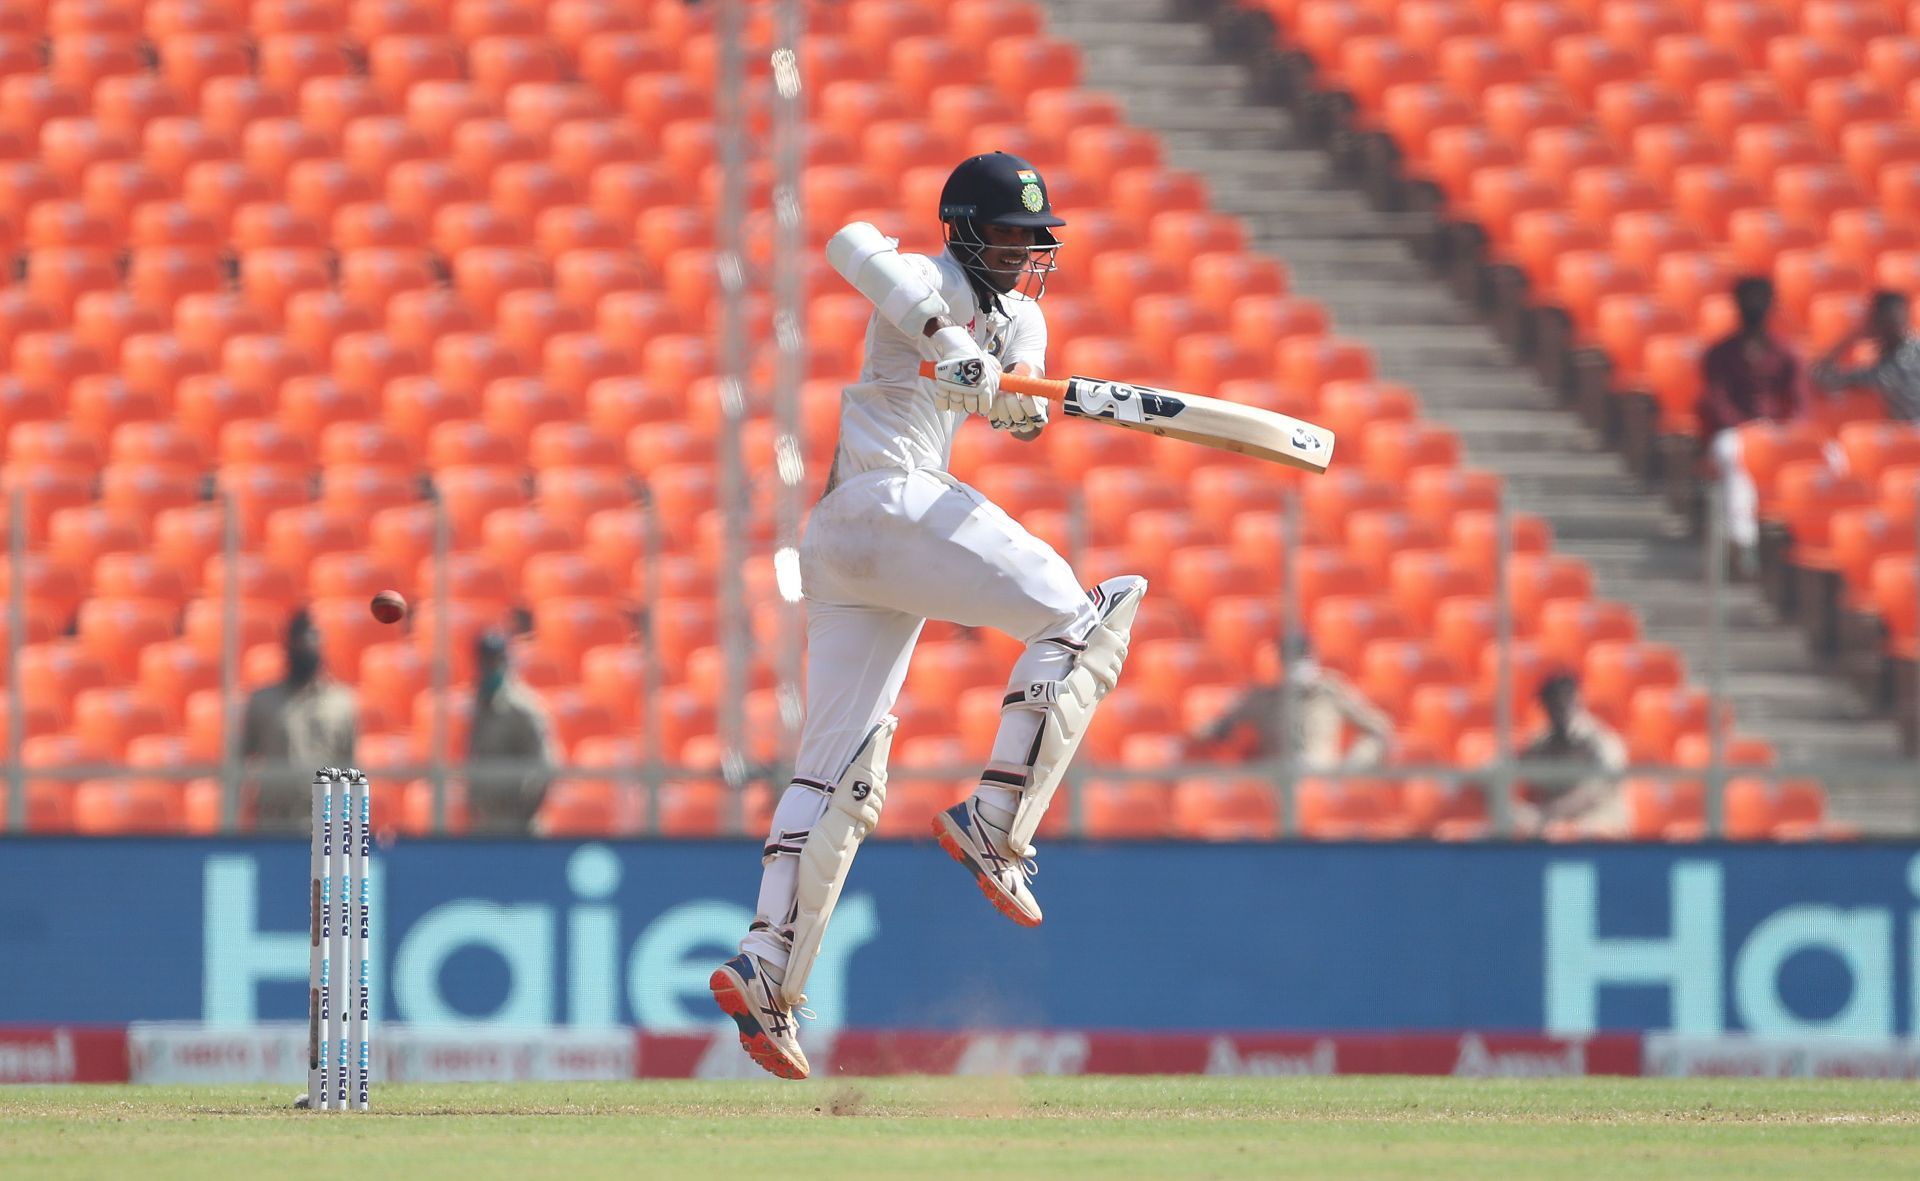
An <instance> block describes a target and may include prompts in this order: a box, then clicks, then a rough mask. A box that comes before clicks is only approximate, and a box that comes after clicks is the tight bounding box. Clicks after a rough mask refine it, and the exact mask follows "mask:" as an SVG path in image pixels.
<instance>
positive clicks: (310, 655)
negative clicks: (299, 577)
mask: <svg viewBox="0 0 1920 1181" xmlns="http://www.w3.org/2000/svg"><path fill="white" fill-rule="evenodd" d="M286 644H287V656H286V660H287V671H286V676H285V677H284V678H283V679H282V680H280V681H279V682H278V683H277V684H272V685H264V686H262V687H260V688H258V689H255V690H254V691H253V693H252V694H251V695H250V696H249V697H248V698H247V709H246V716H245V719H244V721H243V722H242V725H241V730H240V757H241V758H243V759H245V760H246V762H247V765H248V770H249V772H250V775H251V777H252V779H253V782H254V784H255V787H256V790H257V793H258V823H259V826H260V827H261V828H279V829H285V828H305V827H306V825H307V822H308V819H309V818H310V817H311V815H312V809H313V775H314V772H316V771H318V770H320V769H321V768H323V767H350V766H352V765H353V745H354V736H355V731H356V729H357V728H358V726H359V707H358V706H357V705H356V704H355V702H354V697H353V691H352V690H351V689H348V688H347V687H346V686H345V685H342V684H341V683H340V682H338V681H336V680H334V679H333V678H332V677H331V676H329V675H328V674H327V671H326V669H325V667H324V661H323V660H322V658H321V654H320V631H319V629H318V628H316V627H315V626H314V624H313V617H312V616H310V615H309V614H307V611H306V609H305V608H301V609H300V610H298V611H295V612H294V613H293V616H292V618H290V619H288V620H287V639H286Z"/></svg>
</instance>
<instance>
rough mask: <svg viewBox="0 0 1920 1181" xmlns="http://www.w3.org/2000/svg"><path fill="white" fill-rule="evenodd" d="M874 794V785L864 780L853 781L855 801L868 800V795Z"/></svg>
mask: <svg viewBox="0 0 1920 1181" xmlns="http://www.w3.org/2000/svg"><path fill="white" fill-rule="evenodd" d="M872 792H873V784H871V783H868V782H867V781H866V780H864V779H856V780H854V781H853V798H854V799H856V800H864V799H866V798H867V796H868V795H870V794H872Z"/></svg>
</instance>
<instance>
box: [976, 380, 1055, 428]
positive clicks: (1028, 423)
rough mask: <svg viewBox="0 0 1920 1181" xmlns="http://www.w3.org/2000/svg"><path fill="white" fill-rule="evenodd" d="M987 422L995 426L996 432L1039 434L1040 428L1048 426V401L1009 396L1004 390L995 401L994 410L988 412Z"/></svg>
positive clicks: (1018, 395)
mask: <svg viewBox="0 0 1920 1181" xmlns="http://www.w3.org/2000/svg"><path fill="white" fill-rule="evenodd" d="M987 421H988V422H990V423H992V424H993V427H994V429H995V430H1001V431H1013V432H1015V433H1018V434H1038V433H1039V431H1040V428H1041V427H1043V426H1045V425H1047V402H1046V399H1044V398H1033V397H1029V396H1027V395H1026V394H1009V393H1007V392H1006V391H1005V390H1002V391H1000V394H999V396H998V397H996V398H994V400H993V409H992V410H991V411H989V412H988V414H987Z"/></svg>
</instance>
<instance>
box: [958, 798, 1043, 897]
mask: <svg viewBox="0 0 1920 1181" xmlns="http://www.w3.org/2000/svg"><path fill="white" fill-rule="evenodd" d="M973 816H974V819H975V820H977V821H979V822H980V827H981V829H982V830H983V838H982V839H983V840H984V841H985V843H986V845H987V855H988V856H989V857H991V858H993V860H994V862H995V864H996V865H1015V866H1018V867H1019V868H1020V876H1021V877H1023V878H1025V879H1026V880H1027V881H1029V882H1030V881H1032V880H1033V879H1035V878H1037V877H1039V876H1040V863H1039V862H1038V861H1036V860H1034V851H1033V850H1032V849H1028V851H1027V854H1026V855H1025V856H1014V857H1008V856H1006V855H1004V854H1002V853H1001V852H1000V848H1001V845H1002V844H1003V843H1006V842H1009V841H1011V840H1012V837H1013V834H1012V833H1010V832H1008V831H1007V830H1006V829H1004V828H1001V827H1000V826H999V825H997V824H995V823H994V822H993V821H991V820H988V819H987V817H986V815H985V814H984V813H983V812H981V811H980V808H979V806H978V805H975V807H974V809H973ZM987 830H990V831H991V832H992V833H998V834H999V835H1000V837H1002V838H1004V840H995V839H994V837H993V836H991V835H984V833H985V832H986V831H987ZM1007 852H1008V853H1011V852H1013V849H1012V848H1011V847H1010V846H1009V847H1008V849H1007Z"/></svg>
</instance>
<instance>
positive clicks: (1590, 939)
mask: <svg viewBox="0 0 1920 1181" xmlns="http://www.w3.org/2000/svg"><path fill="white" fill-rule="evenodd" d="M1881 864H1883V865H1884V864H1885V863H1884V862H1882V863H1881ZM1603 878H1604V875H1602V874H1601V873H1600V871H1599V870H1598V869H1597V868H1596V866H1595V865H1594V864H1593V863H1590V862H1564V861H1563V862H1555V863H1551V864H1549V865H1548V866H1547V867H1546V870H1545V879H1544V887H1543V888H1544V894H1545V896H1544V898H1543V900H1542V901H1543V907H1542V909H1543V911H1544V917H1545V938H1544V953H1545V965H1544V978H1543V981H1542V984H1543V988H1544V996H1545V1014H1546V1031H1547V1032H1548V1033H1550V1034H1555V1035H1580V1034H1587V1033H1591V1032H1593V1031H1594V1030H1596V1029H1597V1028H1599V1027H1600V1024H1601V1023H1600V1016H1599V1015H1600V1009H1601V1003H1602V998H1603V995H1604V994H1606V993H1607V991H1608V990H1612V989H1623V988H1636V987H1637V988H1641V989H1653V990H1656V991H1658V992H1664V993H1665V995H1666V998H1667V1002H1668V1006H1669V1011H1670V1013H1671V1023H1670V1026H1669V1028H1671V1030H1672V1031H1673V1032H1676V1033H1681V1034H1719V1033H1723V1032H1726V1031H1729V1030H1735V1029H1738V1030H1744V1031H1746V1032H1747V1033H1750V1034H1754V1035H1757V1036H1761V1037H1768V1038H1789V1037H1808V1036H1818V1037H1846V1038H1885V1037H1889V1036H1892V1035H1893V1034H1894V1033H1896V1032H1898V1031H1899V1029H1900V1028H1902V1027H1904V1028H1906V1029H1909V1030H1911V1029H1914V1028H1916V1026H1920V911H1916V910H1914V909H1912V908H1909V909H1907V910H1905V911H1901V912H1896V911H1895V910H1893V909H1890V908H1888V907H1884V906H1858V907H1848V906H1836V905H1829V904H1819V903H1801V904H1795V905H1788V906H1783V907H1780V908H1778V909H1776V910H1773V911H1771V912H1770V913H1766V914H1764V915H1762V916H1760V917H1759V919H1758V922H1757V923H1756V924H1755V925H1753V926H1752V927H1751V929H1748V930H1734V929H1730V927H1731V924H1730V923H1729V917H1728V916H1729V913H1730V910H1731V909H1732V907H1731V906H1730V903H1737V902H1738V901H1739V900H1738V899H1729V898H1728V896H1727V890H1726V879H1725V870H1724V869H1723V867H1722V865H1721V864H1720V863H1719V862H1718V861H1709V860H1684V859H1683V860H1679V861H1676V862H1674V863H1672V864H1671V865H1670V866H1668V867H1667V872H1666V878H1667V881H1666V886H1667V889H1666V893H1667V906H1666V915H1665V919H1666V921H1665V923H1664V927H1665V930H1664V931H1663V932H1661V933H1658V934H1644V933H1642V934H1631V935H1629V934H1624V933H1618V932H1612V931H1608V930H1606V929H1604V928H1603V924H1602V922H1601V916H1602V915H1604V914H1606V913H1607V908H1606V907H1605V906H1603V905H1602V902H1603V898H1602V881H1603ZM1905 885H1906V887H1907V892H1908V893H1909V894H1910V895H1912V896H1914V897H1920V856H1916V857H1914V858H1913V859H1912V860H1910V861H1909V862H1908V863H1907V866H1906V882H1905ZM1884 888H1885V885H1882V889H1884ZM1644 910H1645V907H1644V906H1643V907H1641V908H1640V910H1639V911H1637V912H1636V914H1637V915H1638V916H1639V917H1641V918H1644ZM1902 920H1904V922H1903V921H1902ZM1901 928H1904V930H1901ZM1903 946H1904V949H1905V953H1906V955H1907V957H1908V960H1907V966H1906V968H1905V970H1904V971H1903V972H1902V973H1900V975H1903V976H1904V977H1905V979H1906V981H1907V995H1906V996H1905V997H1904V998H1903V997H1900V996H1896V995H1895V992H1896V987H1897V981H1896V972H1895V962H1896V960H1895V957H1896V956H1897V955H1898V954H1899V952H1900V950H1901V948H1902V947H1903ZM1796 968H1797V969H1798V970H1799V971H1800V972H1801V973H1802V974H1803V978H1804V977H1805V976H1813V977H1815V978H1818V979H1819V980H1821V981H1822V982H1823V986H1822V987H1819V988H1806V989H1803V990H1800V993H1801V995H1800V996H1799V998H1798V999H1799V1001H1800V1003H1799V1004H1795V1003H1793V1001H1790V1000H1789V997H1788V995H1787V990H1786V989H1785V982H1786V979H1787V977H1788V974H1789V973H1790V972H1791V971H1793V970H1794V969H1796Z"/></svg>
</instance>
